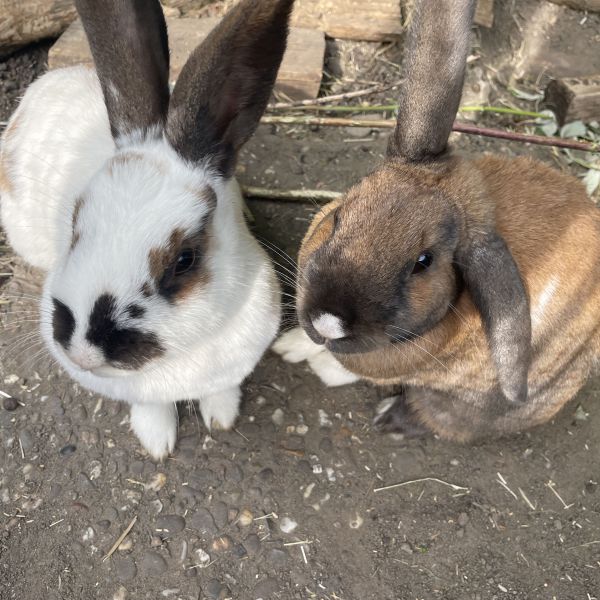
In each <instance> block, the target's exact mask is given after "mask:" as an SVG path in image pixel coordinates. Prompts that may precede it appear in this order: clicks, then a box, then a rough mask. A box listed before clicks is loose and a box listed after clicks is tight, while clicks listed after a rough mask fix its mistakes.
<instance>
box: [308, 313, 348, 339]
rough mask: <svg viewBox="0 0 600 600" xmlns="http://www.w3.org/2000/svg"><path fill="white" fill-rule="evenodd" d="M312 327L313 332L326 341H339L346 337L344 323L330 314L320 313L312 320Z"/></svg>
mask: <svg viewBox="0 0 600 600" xmlns="http://www.w3.org/2000/svg"><path fill="white" fill-rule="evenodd" d="M312 325H313V327H314V328H315V331H316V332H317V333H318V334H319V335H322V336H323V337H324V338H325V339H327V340H339V339H342V338H345V337H347V335H348V332H347V331H346V328H345V327H344V322H343V321H342V320H341V319H340V318H339V317H336V316H335V315H332V314H331V313H321V314H320V315H319V316H318V317H316V318H313V319H312Z"/></svg>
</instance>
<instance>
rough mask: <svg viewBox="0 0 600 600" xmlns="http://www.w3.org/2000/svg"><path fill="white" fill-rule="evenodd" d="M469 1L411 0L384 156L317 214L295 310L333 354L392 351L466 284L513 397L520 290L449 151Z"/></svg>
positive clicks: (522, 313) (523, 378) (477, 182)
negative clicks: (400, 80)
mask: <svg viewBox="0 0 600 600" xmlns="http://www.w3.org/2000/svg"><path fill="white" fill-rule="evenodd" d="M474 5H475V2H474V1H473V0H443V1H436V2H433V1H431V0H420V1H417V2H416V3H415V9H414V14H413V18H412V24H411V29H410V31H409V35H408V44H407V48H406V51H405V52H406V58H405V66H406V69H405V73H406V79H405V83H404V85H403V89H402V92H401V97H400V101H399V111H398V121H397V125H396V128H395V130H394V132H393V133H392V135H391V137H390V140H389V145H388V151H387V157H386V160H385V162H384V164H383V165H382V166H380V167H379V168H378V169H376V170H375V171H374V172H373V173H372V174H370V175H369V176H367V177H366V178H365V179H363V180H362V181H361V182H359V183H358V184H357V185H355V186H354V187H353V188H352V189H350V191H349V192H348V193H347V194H346V195H345V196H344V197H343V198H342V199H341V200H338V201H335V202H334V203H332V204H330V205H328V206H326V207H325V208H324V209H323V210H322V211H321V212H320V213H319V214H317V216H316V217H315V219H314V221H313V223H312V225H311V227H310V228H309V231H308V232H307V234H306V237H305V239H304V241H303V244H302V248H301V250H300V256H299V275H298V316H299V320H300V324H301V325H302V326H303V327H304V329H305V330H306V332H307V333H308V335H309V336H310V337H311V338H312V340H313V341H314V342H316V343H318V344H324V345H325V346H326V347H327V348H328V349H329V350H331V351H332V352H333V353H335V354H337V355H338V356H342V355H348V354H352V355H358V354H360V353H369V352H371V351H374V350H381V349H385V348H388V347H389V348H390V352H391V351H392V350H391V348H392V347H393V346H397V345H401V344H404V343H405V342H407V341H409V340H412V339H413V338H416V337H419V336H424V335H426V334H428V333H430V332H432V331H434V330H435V329H436V328H439V327H441V325H442V324H443V323H444V320H445V318H446V316H447V315H448V314H449V311H450V310H451V307H452V303H453V302H454V301H455V300H456V298H457V297H458V295H459V294H460V293H462V291H463V289H464V288H465V287H466V289H467V290H468V292H469V294H470V296H471V298H472V301H473V303H474V305H475V306H476V307H477V309H478V311H479V313H480V317H481V320H482V322H483V325H484V329H485V331H486V333H487V336H488V342H489V347H490V353H491V357H492V360H493V363H494V365H495V368H496V371H497V376H498V381H499V384H500V387H501V389H502V392H503V393H504V395H505V397H506V398H507V399H508V400H510V401H513V402H520V401H524V400H525V398H526V397H527V374H528V367H529V353H530V338H531V324H530V317H529V303H528V296H527V292H526V289H525V286H524V284H523V281H522V278H521V275H520V273H519V270H518V268H517V266H516V264H515V261H514V260H513V257H512V255H511V253H510V251H509V249H508V247H507V245H506V243H505V242H504V240H503V239H502V237H501V236H500V234H499V233H498V231H497V229H496V223H495V207H494V204H493V202H492V201H490V200H489V198H488V197H487V195H486V191H485V185H484V182H483V179H482V177H481V175H480V174H479V173H478V171H477V170H476V169H473V168H471V167H470V165H469V163H467V162H465V161H463V160H462V159H461V158H460V157H456V156H453V155H452V153H451V152H450V150H449V148H448V137H449V135H450V132H451V130H452V125H453V122H454V118H455V115H456V112H457V110H458V106H459V102H460V97H461V92H462V86H463V80H464V73H465V65H466V58H467V54H468V50H469V38H470V27H471V23H472V17H473V11H474ZM357 360H360V359H358V358H354V359H353V362H354V363H356V361H357ZM373 378H374V379H376V377H373ZM382 378H383V377H382Z"/></svg>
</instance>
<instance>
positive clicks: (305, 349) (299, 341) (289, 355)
mask: <svg viewBox="0 0 600 600" xmlns="http://www.w3.org/2000/svg"><path fill="white" fill-rule="evenodd" d="M271 349H272V350H273V352H276V353H277V354H280V355H281V357H282V358H283V360H285V361H287V362H291V363H297V362H300V361H302V360H308V359H309V358H311V357H312V356H316V355H317V354H319V353H321V352H325V348H324V347H323V346H319V344H315V343H314V342H313V341H312V340H311V339H310V338H309V337H308V335H306V332H305V331H304V329H302V327H294V328H293V329H290V330H289V331H286V332H285V333H284V334H282V335H281V336H279V338H278V339H277V340H275V343H274V344H273V346H271Z"/></svg>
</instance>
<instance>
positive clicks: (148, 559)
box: [140, 552, 167, 577]
mask: <svg viewBox="0 0 600 600" xmlns="http://www.w3.org/2000/svg"><path fill="white" fill-rule="evenodd" d="M140 570H141V571H142V573H143V574H144V575H150V576H152V577H156V576H157V575H162V574H163V573H164V572H165V571H166V570H167V563H166V561H165V559H164V558H163V557H162V556H161V555H160V554H158V552H146V554H144V556H142V560H141V561H140Z"/></svg>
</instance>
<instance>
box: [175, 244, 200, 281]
mask: <svg viewBox="0 0 600 600" xmlns="http://www.w3.org/2000/svg"><path fill="white" fill-rule="evenodd" d="M195 262H196V252H195V251H194V250H193V249H191V248H188V249H186V250H183V251H182V252H181V254H180V255H179V257H178V258H177V262H176V263H175V275H183V273H186V272H187V271H189V270H190V269H191V268H192V267H193V266H194V264H195Z"/></svg>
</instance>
